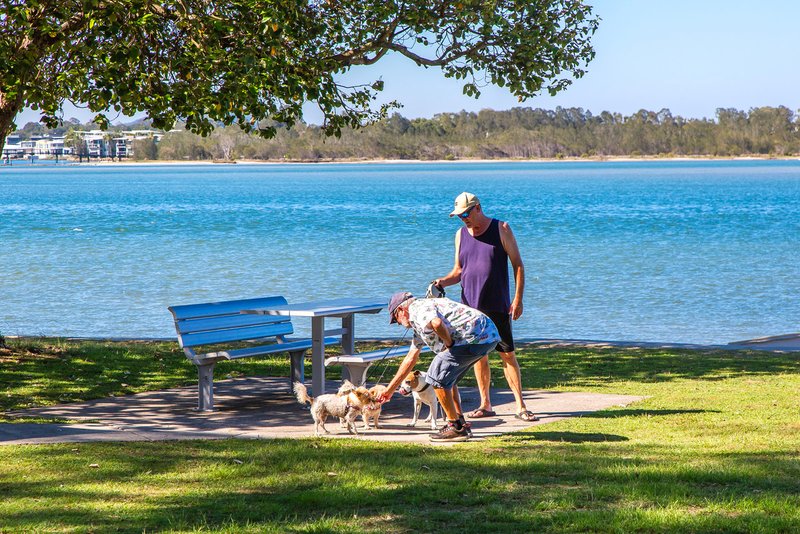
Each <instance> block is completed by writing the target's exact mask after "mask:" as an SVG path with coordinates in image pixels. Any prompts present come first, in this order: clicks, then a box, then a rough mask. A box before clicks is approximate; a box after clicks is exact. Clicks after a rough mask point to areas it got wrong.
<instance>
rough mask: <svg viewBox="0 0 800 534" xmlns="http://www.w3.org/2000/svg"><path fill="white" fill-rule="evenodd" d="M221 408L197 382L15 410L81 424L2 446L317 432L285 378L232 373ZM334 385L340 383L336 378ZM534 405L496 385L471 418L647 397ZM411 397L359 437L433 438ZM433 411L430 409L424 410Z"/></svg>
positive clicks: (478, 427) (471, 396)
mask: <svg viewBox="0 0 800 534" xmlns="http://www.w3.org/2000/svg"><path fill="white" fill-rule="evenodd" d="M214 386H215V387H214V389H215V395H214V401H215V404H216V408H217V410H216V411H215V412H210V413H201V412H197V411H196V410H195V409H194V408H195V406H196V405H197V389H196V387H185V388H174V389H168V390H164V391H153V392H148V393H140V394H136V395H127V396H124V397H113V398H106V399H99V400H94V401H89V402H82V403H76V404H64V405H59V406H51V407H47V408H33V409H29V410H22V411H17V412H11V413H9V415H15V416H28V417H31V416H36V417H41V416H44V417H57V418H61V419H68V420H77V421H80V423H78V424H49V423H48V424H35V423H17V424H0V445H19V444H33V443H63V442H86V441H157V440H175V439H220V438H230V437H236V438H250V439H264V438H300V437H308V436H312V435H313V431H314V430H313V424H312V421H311V415H310V413H309V411H308V408H307V406H306V407H303V406H301V405H300V404H298V403H297V401H296V400H295V398H294V397H293V396H292V395H290V393H289V391H288V384H287V380H286V379H285V378H234V379H228V380H220V381H216V382H215V383H214ZM326 387H327V388H328V391H334V390H335V389H336V387H338V384H335V383H333V382H330V383H329V384H328V385H327V386H326ZM461 395H462V399H463V405H464V407H465V409H467V410H469V409H472V408H473V407H476V406H477V405H478V393H477V389H476V388H461ZM524 395H525V402H526V404H527V405H528V408H529V409H530V410H531V411H533V412H534V413H536V414H537V415H538V416H539V417H540V421H538V422H536V423H529V422H525V421H519V420H518V419H516V418H514V408H515V403H514V397H513V395H512V394H511V392H510V391H509V390H493V391H492V402H493V403H494V409H495V411H496V412H497V416H495V417H489V418H484V419H474V420H472V425H473V426H472V430H473V434H474V436H475V437H474V439H483V438H486V437H487V436H496V435H499V434H505V433H508V432H514V431H516V430H521V429H524V428H529V427H531V426H533V425H542V424H546V423H551V422H553V421H559V420H561V419H565V418H567V417H579V416H581V415H582V414H586V413H590V412H594V411H597V410H603V409H606V408H610V407H612V406H626V405H628V404H630V403H632V402H635V401H638V400H641V399H642V398H643V397H635V396H629V395H606V394H598V393H570V392H556V391H526V392H525V393H524ZM412 408H413V401H412V400H411V399H410V398H403V397H401V396H400V395H397V394H395V396H394V398H393V400H392V402H389V403H387V404H385V405H384V408H383V414H382V415H381V428H380V429H374V428H373V429H371V430H366V431H363V432H362V431H361V424H362V423H361V418H359V421H358V423H359V434H360V437H359V439H371V440H377V441H398V442H418V443H423V442H424V443H429V441H428V435H429V434H430V433H431V429H430V427H429V424H427V423H424V422H422V421H421V420H420V421H419V422H418V423H417V426H416V427H415V428H409V427H407V426H406V425H407V423H408V422H409V421H410V420H411V415H412ZM422 415H423V417H427V407H425V406H423V408H422ZM326 426H327V428H328V430H329V431H330V432H331V434H330V436H331V437H349V435H348V434H347V432H346V431H345V430H343V429H341V428H339V423H338V421H336V420H334V419H333V418H331V419H329V421H328V424H327V425H326Z"/></svg>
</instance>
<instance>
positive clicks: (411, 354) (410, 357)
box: [378, 345, 420, 402]
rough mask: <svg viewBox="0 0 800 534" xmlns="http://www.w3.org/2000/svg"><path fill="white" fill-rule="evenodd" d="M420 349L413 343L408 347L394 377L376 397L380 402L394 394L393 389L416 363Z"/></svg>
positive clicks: (398, 385)
mask: <svg viewBox="0 0 800 534" xmlns="http://www.w3.org/2000/svg"><path fill="white" fill-rule="evenodd" d="M419 354H420V350H419V349H418V348H417V347H415V346H414V345H412V346H411V348H410V349H408V354H406V357H405V358H403V361H402V363H401V364H400V368H399V369H398V370H397V373H395V375H394V378H392V381H391V382H389V385H388V386H386V391H384V392H383V393H382V394H381V396H380V398H379V399H378V400H379V401H380V402H387V401H388V400H389V399H391V398H392V395H394V392H395V390H397V388H398V387H400V384H401V383H402V382H403V379H404V378H405V377H406V375H407V374H408V373H410V372H411V370H412V369H414V366H415V365H417V360H419Z"/></svg>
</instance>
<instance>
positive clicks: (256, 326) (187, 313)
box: [169, 296, 294, 349]
mask: <svg viewBox="0 0 800 534" xmlns="http://www.w3.org/2000/svg"><path fill="white" fill-rule="evenodd" d="M282 304H286V299H285V298H283V297H280V296H275V297H262V298H256V299H243V300H227V301H224V302H206V303H203V304H186V305H183V306H170V307H169V311H170V312H172V316H173V317H174V318H175V330H176V331H177V333H178V343H180V346H181V347H182V348H184V349H186V348H190V347H197V346H199V345H211V344H214V343H229V342H234V341H248V340H254V339H262V338H268V337H277V338H281V339H282V337H283V336H287V335H290V334H291V333H292V332H294V330H293V328H292V321H291V318H290V317H288V316H283V315H251V314H243V313H240V312H241V311H242V310H252V309H255V308H267V307H270V306H278V305H282Z"/></svg>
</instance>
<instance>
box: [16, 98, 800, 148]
mask: <svg viewBox="0 0 800 534" xmlns="http://www.w3.org/2000/svg"><path fill="white" fill-rule="evenodd" d="M73 126H74V124H73ZM142 126H143V124H142V123H138V124H135V125H128V127H129V128H133V127H136V128H140V127H142ZM144 126H146V124H145V125H144ZM87 127H88V125H87ZM276 127H277V135H276V136H275V137H274V138H273V139H269V140H267V139H263V138H260V137H257V136H255V135H250V134H246V133H244V132H243V131H242V130H241V129H240V128H238V127H235V126H229V127H218V128H216V129H215V130H214V131H213V132H212V133H211V134H210V135H209V136H207V137H201V136H198V135H195V134H193V133H190V132H187V131H172V132H169V133H167V134H166V135H165V136H164V137H163V138H162V139H161V141H160V142H158V143H155V141H153V140H140V141H136V144H135V145H134V154H135V156H134V157H135V158H137V159H159V160H236V159H252V160H273V161H274V160H287V161H317V160H335V159H421V160H439V159H445V160H447V159H468V158H481V159H504V158H519V159H528V158H565V157H604V156H633V157H637V156H661V157H672V156H674V157H677V156H717V157H728V156H748V155H759V156H791V155H798V154H800V116H798V115H796V114H795V113H794V112H793V111H792V110H790V109H789V108H787V107H784V106H779V107H758V108H751V109H750V110H749V111H740V110H737V109H731V108H720V109H717V112H716V116H715V117H714V118H713V119H708V118H703V119H691V118H690V119H685V118H683V117H680V116H678V115H673V114H672V113H671V112H670V111H669V110H668V109H662V110H660V111H657V112H655V111H647V110H640V111H638V112H637V113H634V114H632V115H630V116H623V115H621V114H619V113H610V112H607V111H604V112H602V113H600V114H599V115H595V114H592V113H591V112H590V111H586V110H584V109H582V108H561V107H559V108H556V109H555V110H545V109H538V108H537V109H534V108H526V107H518V108H513V109H510V110H506V111H493V110H488V109H487V110H483V111H480V112H478V113H472V112H466V111H462V112H460V113H440V114H437V115H435V116H434V117H433V118H430V119H422V118H420V119H407V118H405V117H403V116H402V115H400V114H399V113H395V114H394V115H392V116H391V117H389V118H386V119H384V120H382V121H380V122H378V123H375V124H372V125H369V126H367V127H365V128H363V129H361V130H348V129H345V130H342V132H341V136H340V137H338V138H335V137H326V136H325V135H324V133H323V131H322V130H321V129H320V128H319V127H318V126H314V125H306V124H295V125H294V126H293V127H292V128H291V129H287V128H284V127H282V125H280V124H278V125H276ZM26 128H27V127H26Z"/></svg>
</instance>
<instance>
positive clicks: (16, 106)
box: [0, 91, 22, 151]
mask: <svg viewBox="0 0 800 534" xmlns="http://www.w3.org/2000/svg"><path fill="white" fill-rule="evenodd" d="M21 110H22V98H21V97H17V98H16V99H15V100H13V101H12V100H9V99H8V98H7V97H6V95H5V94H4V93H3V92H2V91H0V151H2V149H3V147H4V146H5V144H6V137H8V134H10V133H11V132H12V131H13V130H12V126H11V125H12V124H13V123H14V118H15V117H16V116H17V114H18V113H19V112H20V111H21Z"/></svg>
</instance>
